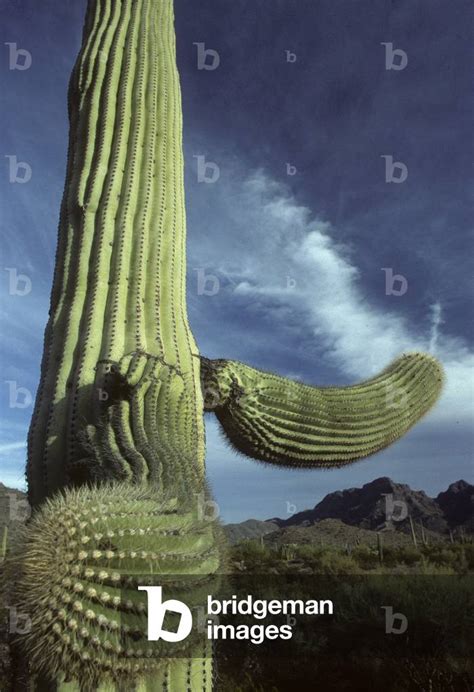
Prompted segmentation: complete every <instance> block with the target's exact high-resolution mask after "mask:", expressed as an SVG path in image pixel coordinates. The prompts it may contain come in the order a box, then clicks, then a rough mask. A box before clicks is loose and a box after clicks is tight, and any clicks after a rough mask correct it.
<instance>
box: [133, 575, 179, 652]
mask: <svg viewBox="0 0 474 692" xmlns="http://www.w3.org/2000/svg"><path fill="white" fill-rule="evenodd" d="M138 590H139V591H146V592H147V594H148V641H150V642H156V641H158V639H163V640H164V641H165V642H181V641H183V639H186V637H187V636H188V635H189V633H190V632H191V629H192V626H193V617H192V614H191V610H190V609H189V608H188V606H187V605H186V604H185V603H183V602H182V601H177V600H176V599H175V598H170V599H169V600H168V601H163V600H162V593H163V589H162V587H161V586H139V587H138ZM168 610H169V611H171V612H173V613H178V614H179V615H180V616H181V617H180V620H179V627H178V631H177V632H170V631H169V630H165V629H163V623H164V621H165V616H166V611H168Z"/></svg>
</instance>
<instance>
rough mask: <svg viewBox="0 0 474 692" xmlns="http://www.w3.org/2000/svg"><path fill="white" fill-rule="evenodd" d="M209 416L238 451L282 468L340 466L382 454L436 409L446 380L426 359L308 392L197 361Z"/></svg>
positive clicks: (233, 365) (231, 364) (270, 377)
mask: <svg viewBox="0 0 474 692" xmlns="http://www.w3.org/2000/svg"><path fill="white" fill-rule="evenodd" d="M201 378H202V382H203V391H204V395H205V399H204V405H205V408H206V410H209V411H214V413H215V414H216V416H217V418H218V420H219V422H220V423H221V425H222V427H223V430H224V432H225V434H226V435H227V437H228V438H229V440H230V441H231V442H232V443H233V444H234V446H235V447H236V448H237V449H238V450H239V451H241V452H243V453H245V454H247V455H249V456H251V457H254V458H255V459H260V460H262V461H267V462H272V463H276V464H281V465H284V466H290V467H292V466H307V467H323V466H328V467H331V466H342V465H343V464H348V463H350V462H352V461H355V460H356V459H360V458H361V457H365V456H369V455H370V454H374V453H375V452H378V451H379V450H381V449H383V448H384V447H387V446H388V445H389V444H391V443H392V442H394V441H395V440H397V439H398V438H399V437H401V436H402V435H403V434H404V433H406V432H407V430H409V429H410V428H411V427H412V426H413V425H414V424H415V423H416V422H417V421H418V420H419V419H420V418H421V416H423V415H424V414H425V413H426V412H427V411H428V410H429V409H430V408H431V407H432V406H433V404H434V403H435V401H436V400H437V398H438V395H439V392H440V390H441V387H442V382H443V374H442V370H441V368H440V365H439V363H438V362H437V361H436V360H435V359H434V358H432V357H431V356H429V355H427V354H423V353H413V354H410V355H405V356H402V357H401V358H399V359H397V360H395V361H394V362H393V363H392V364H391V365H390V366H389V367H388V368H387V369H386V370H385V371H384V372H382V373H381V374H380V375H378V376H377V377H374V378H373V379H370V380H367V381H366V382H361V383H359V384H357V385H353V386H349V387H311V386H309V385H305V384H302V383H300V382H292V381H290V380H288V379H287V378H285V377H279V376H278V375H275V374H272V373H268V372H262V371H261V370H256V369H255V368H251V367H249V366H248V365H245V364H244V363H239V362H236V361H230V360H214V361H210V360H208V359H205V358H203V359H202V367H201Z"/></svg>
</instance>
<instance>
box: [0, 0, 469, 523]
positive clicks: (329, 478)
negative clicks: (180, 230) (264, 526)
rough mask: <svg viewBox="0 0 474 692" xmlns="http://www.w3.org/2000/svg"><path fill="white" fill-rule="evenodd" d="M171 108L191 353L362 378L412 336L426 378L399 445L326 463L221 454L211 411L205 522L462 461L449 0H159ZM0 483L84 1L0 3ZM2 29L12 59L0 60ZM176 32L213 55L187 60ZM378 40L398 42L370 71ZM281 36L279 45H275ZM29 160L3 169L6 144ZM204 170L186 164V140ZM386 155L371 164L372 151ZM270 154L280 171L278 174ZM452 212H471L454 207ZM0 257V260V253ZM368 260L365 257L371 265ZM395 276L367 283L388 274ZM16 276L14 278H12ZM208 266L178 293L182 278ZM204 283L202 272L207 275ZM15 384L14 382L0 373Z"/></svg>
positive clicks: (445, 477)
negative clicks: (17, 64)
mask: <svg viewBox="0 0 474 692" xmlns="http://www.w3.org/2000/svg"><path fill="white" fill-rule="evenodd" d="M175 6H176V33H177V47H178V64H179V69H180V74H181V82H182V91H183V112H184V138H185V159H186V189H187V209H188V262H189V283H188V293H189V312H190V318H191V322H192V326H193V329H194V331H195V335H196V338H197V341H198V344H199V346H200V349H201V351H202V352H203V353H204V354H205V355H207V356H210V357H232V358H238V359H240V360H243V361H246V362H248V363H250V364H253V365H255V366H258V367H262V368H265V369H274V370H276V371H278V372H280V373H282V374H288V375H291V376H293V377H298V378H301V379H303V380H305V381H308V382H312V383H315V384H316V383H321V384H329V383H349V382H353V381H356V380H358V379H361V378H364V377H367V376H370V375H371V374H373V373H374V372H375V371H376V370H377V369H380V368H382V367H383V366H384V365H386V364H387V362H388V361H389V360H390V359H391V358H393V357H394V356H396V355H397V354H399V353H401V352H403V351H405V350H412V349H414V348H420V349H425V350H427V349H429V348H430V349H431V350H432V351H433V352H435V353H436V354H437V355H438V357H440V359H441V360H442V361H443V362H444V364H445V367H446V371H447V386H446V391H445V394H444V396H443V398H442V399H441V401H440V403H439V405H438V406H437V408H436V410H435V411H434V412H433V413H432V414H431V415H430V416H429V417H427V418H426V420H425V421H423V423H422V424H421V425H420V426H418V427H417V428H416V429H415V430H413V431H412V432H411V433H410V434H409V435H408V436H407V437H406V438H405V439H404V440H403V441H401V442H400V443H398V444H397V445H395V446H394V447H392V448H391V449H389V450H387V451H385V452H383V453H381V454H379V455H377V456H376V457H373V458H371V459H369V460H366V461H363V462H359V463H358V464H355V465H353V466H351V467H347V468H346V469H341V470H333V471H324V472H320V471H313V472H308V471H304V472H302V471H301V472H293V473H292V472H289V471H284V470H280V469H273V468H270V467H262V466H261V465H258V464H256V463H255V462H252V461H250V460H246V459H243V458H241V457H238V456H237V455H235V454H234V453H232V452H231V451H230V450H229V449H228V447H226V445H225V444H224V443H223V441H222V438H221V437H220V435H219V433H218V432H217V428H216V425H215V424H214V422H213V421H212V420H210V421H209V425H208V468H209V475H210V480H211V485H212V486H213V488H214V492H215V495H216V497H217V500H218V502H219V504H220V505H221V508H222V512H223V515H224V518H226V519H229V520H233V519H244V518H248V517H249V516H258V517H262V518H264V517H268V516H272V515H280V516H285V513H286V507H287V504H286V503H287V502H288V503H290V505H295V506H296V508H297V509H298V510H301V509H303V508H305V507H307V506H312V505H313V504H315V502H316V501H317V500H319V499H320V498H321V497H322V496H323V495H324V494H325V493H326V492H329V491H332V490H335V489H338V488H342V487H347V486H350V485H361V484H362V483H364V482H367V481H368V480H371V479H372V478H374V477H376V476H379V475H389V476H391V477H393V478H394V479H395V480H397V481H403V482H408V483H410V484H412V485H413V486H414V487H417V488H422V489H425V490H426V491H428V492H429V493H433V494H435V493H437V492H439V490H441V489H443V488H444V487H446V485H447V484H448V483H449V482H452V481H454V480H456V479H458V478H460V477H465V478H469V477H471V478H472V451H473V440H472V434H471V433H470V425H472V409H473V383H472V360H473V358H472V339H473V334H472V323H473V321H472V295H473V287H472V278H471V277H472V260H471V254H472V231H471V229H472V218H471V217H472V199H470V189H472V174H471V161H472V154H473V147H472V136H471V129H470V125H471V122H472V115H473V113H472V111H473V108H472V106H473V102H472V96H471V91H472V89H471V84H470V79H471V74H472V67H473V60H472V51H471V50H470V47H469V42H470V39H471V38H472V19H471V12H470V3H468V2H467V0H466V1H465V0H455V1H454V2H452V0H449V1H448V0H400V1H395V0H393V1H391V2H389V1H388V0H377V2H375V1H374V0H370V1H368V0H358V1H357V2H351V1H350V0H252V2H247V1H245V2H244V0H242V1H238V0H236V1H234V2H230V1H228V0H225V1H224V0H200V1H199V2H195V0H176V5H175ZM0 7H1V10H2V29H1V35H2V41H1V44H0V47H1V49H2V53H1V55H2V58H1V61H0V75H1V80H2V84H1V94H2V97H1V98H2V106H3V108H2V120H3V122H2V134H3V137H2V147H1V149H2V162H3V163H2V169H1V170H2V171H3V172H2V174H1V175H0V190H1V195H2V216H1V223H2V239H3V243H2V275H3V276H2V280H1V295H2V336H3V338H2V346H1V352H0V358H1V365H2V378H1V379H2V383H1V384H2V389H1V419H2V424H3V425H2V427H3V433H2V437H1V438H0V464H1V467H0V480H1V481H3V482H5V483H9V484H11V485H21V484H22V483H23V478H22V474H23V467H24V462H25V451H24V446H23V445H24V440H25V436H26V430H27V426H28V421H29V416H30V415H31V406H27V407H25V408H24V409H20V408H18V407H14V408H11V407H10V405H9V404H10V403H11V402H10V400H9V395H10V394H11V392H12V391H15V387H16V388H18V387H25V388H27V389H28V391H29V392H31V393H32V394H34V391H35V388H36V386H37V382H38V377H39V361H40V356H41V350H42V335H43V328H44V324H45V321H46V316H47V310H48V302H49V290H50V282H51V276H52V270H53V259H54V251H55V244H56V228H57V219H58V210H59V204H60V199H61V195H62V187H63V178H64V169H65V159H66V143H67V114H66V90H67V83H68V79H69V74H70V70H71V67H72V64H73V61H74V59H75V56H76V54H77V51H78V49H79V45H80V39H81V32H82V20H83V14H84V9H85V2H81V1H78V0H74V2H72V1H69V2H67V1H65V0H62V1H61V2H59V0H55V1H54V2H53V1H52V0H45V1H43V2H41V3H38V2H37V0H15V2H13V1H12V0H1V2H0ZM5 42H10V43H16V44H17V46H18V48H25V49H27V50H28V51H29V52H30V53H31V56H32V65H31V67H30V69H28V70H25V71H18V70H9V69H8V68H9V62H8V61H9V48H8V46H6V45H4V44H5ZM196 42H200V43H205V46H206V48H211V49H214V50H217V51H218V53H219V57H220V64H219V67H218V68H217V69H215V70H198V69H197V48H196V46H195V45H194V44H195V43H196ZM382 43H392V44H393V48H394V49H395V48H399V49H402V50H403V51H404V52H405V53H406V56H407V59H408V63H407V65H406V67H405V69H403V70H398V71H397V70H386V69H385V68H386V64H385V57H386V56H385V51H386V48H385V47H384V46H383V45H381V44H382ZM287 51H289V52H290V53H291V54H294V55H295V56H296V60H294V61H293V62H289V61H287V53H286V52H287ZM6 156H16V157H17V159H18V160H19V161H26V162H27V163H28V164H29V165H30V166H31V170H32V177H31V180H30V181H29V182H28V183H26V184H18V183H16V184H15V183H10V182H9V159H8V158H5V157H6ZM197 156H205V157H206V160H208V161H212V162H215V163H216V164H217V165H218V166H219V171H220V176H219V179H218V180H217V181H216V182H215V183H213V184H212V183H208V184H207V183H203V182H198V180H197V161H198V159H196V158H195V157H197ZM383 156H393V159H394V160H395V161H401V162H403V163H404V164H405V165H406V166H407V171H408V177H407V179H406V181H405V182H403V183H399V184H397V183H387V182H385V159H383V158H382V157H383ZM287 164H290V166H294V167H296V169H297V172H296V173H295V175H287ZM470 212H471V214H470ZM5 268H7V270H5ZM382 268H386V270H385V271H382ZM388 270H390V271H393V273H394V274H402V275H403V276H404V277H405V278H406V280H407V282H408V284H407V285H408V289H407V291H406V293H405V294H404V295H402V296H395V295H386V290H385V288H386V286H385V274H386V273H387V271H388ZM15 272H16V273H17V274H25V275H26V276H28V278H29V279H30V280H31V284H32V290H31V292H29V293H28V294H27V295H25V296H19V295H11V294H10V292H9V288H10V279H11V277H12V276H14V275H15ZM204 274H206V275H213V276H215V277H217V279H218V281H219V291H218V292H217V293H216V294H215V295H205V294H199V293H198V290H197V288H198V283H197V278H198V275H201V276H202V275H204ZM207 286H208V287H210V286H211V283H208V284H207ZM9 382H10V383H11V382H14V383H15V384H14V385H12V384H9Z"/></svg>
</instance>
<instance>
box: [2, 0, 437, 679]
mask: <svg viewBox="0 0 474 692" xmlns="http://www.w3.org/2000/svg"><path fill="white" fill-rule="evenodd" d="M69 118H70V140H69V152H68V164H67V175H66V184H65V191H64V197H63V203H62V209H61V217H60V225H59V242H58V250H57V257H56V270H55V276H54V284H53V289H52V297H51V309H50V318H49V322H48V325H47V328H46V334H45V348H44V356H43V362H42V367H41V382H40V386H39V390H38V394H37V399H36V406H35V411H34V415H33V419H32V423H31V429H30V434H29V448H28V466H27V479H28V492H29V499H30V502H31V504H32V506H33V508H34V514H33V517H32V519H31V521H30V523H29V526H28V528H27V531H26V534H25V537H24V539H23V544H22V545H21V546H19V548H18V554H17V555H16V557H15V559H14V563H15V565H16V567H17V569H18V572H19V573H18V575H17V577H16V581H17V589H16V597H17V598H18V600H19V602H21V603H22V606H23V610H26V611H27V612H28V613H29V614H30V616H31V619H32V623H33V628H32V631H31V633H30V634H29V635H25V636H23V637H22V638H20V639H22V642H23V645H24V646H23V650H24V652H25V655H26V658H27V659H28V661H29V664H30V668H31V671H32V674H33V677H35V676H36V679H37V680H42V682H41V683H38V684H42V685H43V686H44V685H46V687H47V688H48V689H53V687H54V685H59V686H62V688H63V689H64V690H66V689H67V690H74V689H80V690H81V691H84V690H89V689H99V687H100V685H102V684H104V685H108V687H107V689H127V690H128V689H133V686H134V685H135V686H138V687H139V689H143V690H145V689H148V690H151V689H153V690H158V689H163V690H167V691H168V692H178V691H179V692H183V691H184V690H193V691H194V690H201V691H202V690H204V691H205V690H210V689H211V688H212V676H213V674H212V658H211V654H210V651H209V648H208V646H207V645H206V644H204V643H203V642H197V643H196V644H195V648H194V649H193V652H192V654H188V653H186V655H185V656H183V657H182V658H178V657H176V658H174V659H172V658H169V657H166V656H160V649H159V647H158V649H156V648H155V649H154V650H153V651H149V650H148V648H149V647H148V645H147V642H146V637H145V633H146V614H145V613H144V608H143V603H142V601H141V600H139V598H138V585H139V584H141V583H144V581H143V580H144V579H145V577H146V579H148V582H147V583H149V582H150V581H151V582H152V583H154V584H161V583H163V582H164V580H166V578H167V577H169V576H170V575H171V576H172V577H173V579H174V581H173V580H172V581H171V582H170V583H171V584H175V585H176V588H178V586H179V585H177V581H176V579H177V577H176V575H178V576H179V575H186V574H192V575H194V576H197V577H202V580H201V583H202V584H204V585H206V584H208V581H207V580H208V579H210V577H211V575H213V574H214V573H215V572H216V571H217V570H218V567H219V563H220V560H221V551H220V539H219V533H218V529H217V527H215V526H214V524H213V523H211V522H206V521H205V518H203V517H202V516H201V517H200V516H199V511H197V509H196V498H200V497H205V496H206V487H205V478H204V455H205V438H204V423H203V413H204V410H214V412H215V414H216V415H217V418H218V419H219V421H220V423H221V424H222V426H223V428H224V430H225V432H226V434H227V436H228V437H229V439H230V441H231V442H232V443H233V444H234V445H235V447H236V448H237V449H239V450H240V451H242V452H244V453H246V454H248V455H250V456H252V457H254V458H256V459H261V460H263V461H267V462H274V463H277V464H285V465H288V466H314V467H320V466H333V465H338V464H344V463H348V462H351V461H354V460H356V459H358V458H361V457H363V456H366V455H368V454H372V453H374V452H376V451H378V450H379V449H382V448H383V447H385V446H386V445H388V444H389V443H391V442H393V441H394V440H395V439H397V438H398V437H400V436H401V435H402V434H404V433H405V432H406V430H408V428H409V427H410V426H411V425H413V424H414V423H415V422H416V421H417V420H418V419H419V418H420V416H421V415H423V414H424V413H425V412H426V411H427V410H428V409H429V407H430V406H431V405H432V404H433V403H434V401H435V399H436V397H437V395H438V393H439V391H440V387H441V379H442V378H441V370H440V367H439V365H438V364H437V362H436V361H435V360H434V359H433V358H431V357H430V356H425V355H421V354H414V355H411V356H403V357H402V358H400V359H399V360H397V361H396V362H395V363H394V364H393V365H392V366H390V367H389V368H388V369H387V370H386V371H384V372H383V373H382V374H381V375H380V376H379V377H376V378H374V379H372V380H370V381H368V382H365V383H363V384H361V385H357V386H353V387H347V388H339V389H335V388H323V389H319V388H315V387H310V386H307V385H304V384H300V383H298V382H291V381H289V380H287V379H285V378H282V377H279V376H277V375H273V374H270V373H266V372H261V371H258V370H255V369H252V368H250V367H249V366H247V365H244V364H242V363H236V362H234V361H226V360H216V361H210V360H207V359H205V358H202V359H201V358H200V356H199V352H198V349H197V346H196V344H195V341H194V339H193V336H192V334H191V330H190V328H189V324H188V320H187V313H186V296H185V281H186V248H185V209H184V186H183V156H182V133H181V129H182V125H181V123H182V115H181V98H180V88H179V80H178V72H177V68H176V58H175V35H174V27H173V3H172V0H89V4H88V8H87V16H86V21H85V27H84V33H83V42H82V48H81V51H80V53H79V57H78V59H77V62H76V64H75V67H74V69H73V73H72V76H71V82H70V89H69ZM211 394H212V396H211ZM173 572H174V575H173ZM178 582H179V579H178ZM144 639H145V641H143V640H144ZM45 680H46V683H45V682H44V681H45ZM48 685H49V687H48ZM114 685H115V688H114ZM140 685H141V686H140ZM100 689H105V687H104V688H102V687H100Z"/></svg>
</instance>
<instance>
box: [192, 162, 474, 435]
mask: <svg viewBox="0 0 474 692" xmlns="http://www.w3.org/2000/svg"><path fill="white" fill-rule="evenodd" d="M220 187H221V190H220V191H219V193H218V195H219V196H220V199H217V200H216V205H215V206H214V207H213V212H214V213H215V214H216V217H217V219H218V220H217V226H218V228H219V229H220V222H221V221H222V220H221V219H219V216H220V215H224V216H225V217H226V219H224V221H222V223H226V222H227V221H228V220H229V222H230V226H229V225H227V228H226V233H225V234H223V233H222V231H221V230H219V233H215V234H212V231H211V232H210V231H209V229H208V228H206V231H205V233H204V232H203V235H204V236H205V242H204V243H202V242H201V240H202V239H200V245H199V248H195V247H193V248H192V253H193V258H194V257H197V256H199V255H200V257H201V266H206V265H207V266H208V267H211V266H212V267H214V269H216V270H218V271H222V273H223V274H224V273H225V274H227V276H230V277H231V278H232V282H231V283H233V284H234V288H233V290H234V291H235V292H236V293H237V294H240V295H246V296H248V297H249V301H252V303H253V302H259V303H261V302H262V301H263V302H264V301H265V300H266V301H267V303H268V309H269V310H271V311H272V316H273V317H274V319H275V320H278V319H279V315H280V316H281V315H283V319H284V315H285V312H284V311H283V312H282V311H281V306H282V305H287V306H288V305H289V306H291V307H292V308H293V310H295V311H298V312H302V313H304V319H305V328H308V327H309V328H311V330H312V332H313V335H314V340H315V344H316V345H317V349H318V352H321V354H322V355H323V357H324V358H325V359H326V362H327V363H328V364H329V365H332V366H336V367H337V368H338V369H339V370H340V371H341V372H342V373H344V374H345V375H346V376H347V378H348V383H349V382H353V381H356V380H357V379H361V378H367V377H370V376H372V375H373V374H374V373H376V372H377V371H379V370H380V369H382V368H383V367H385V366H386V365H387V364H388V363H389V362H390V361H391V360H392V359H393V358H395V357H397V356H398V355H400V353H402V352H409V351H419V350H422V351H432V352H435V353H436V356H437V357H438V358H439V359H440V360H441V361H442V363H443V365H444V367H445V371H446V385H445V390H444V392H443V395H442V399H441V401H440V403H439V404H438V406H437V407H436V409H435V411H434V412H432V414H431V416H430V419H429V420H430V421H431V422H436V421H440V420H443V421H456V422H458V421H459V422H460V421H463V422H466V421H467V420H468V418H469V416H470V412H471V411H472V403H473V380H472V374H471V373H472V372H473V370H472V368H473V365H474V354H472V353H471V352H470V351H469V350H468V348H467V346H466V345H465V344H464V343H463V341H462V340H461V339H458V338H455V337H450V336H447V335H444V334H443V333H442V331H441V326H442V324H443V319H442V309H441V304H440V303H439V302H436V303H434V304H432V305H429V304H427V306H426V326H425V327H424V330H423V329H420V330H419V331H416V330H415V328H414V327H413V326H412V325H410V324H409V322H408V320H407V319H404V318H403V317H400V315H399V314H396V313H395V311H394V312H392V313H390V312H388V311H387V310H382V309H381V308H380V307H377V306H375V305H374V303H373V301H371V300H370V298H369V297H368V296H366V295H365V294H364V292H363V290H362V288H361V284H360V273H359V270H358V268H357V267H356V266H355V265H354V263H353V261H351V249H350V248H349V247H347V246H345V245H343V244H341V243H339V242H338V241H337V240H336V237H337V233H336V229H334V228H332V227H331V225H330V224H329V223H327V222H325V221H322V220H320V219H318V218H314V217H313V216H312V214H311V211H310V210H309V209H308V208H307V207H305V206H302V205H301V204H299V203H298V202H297V200H296V199H295V198H294V197H292V196H291V195H290V194H289V193H288V192H287V190H286V189H285V188H284V187H283V186H282V185H280V184H278V183H276V182H275V181H273V180H271V179H269V178H268V177H267V176H266V175H265V174H263V173H262V172H261V171H259V172H257V173H255V174H254V175H252V176H251V177H250V178H247V179H245V178H241V180H240V182H236V180H235V178H234V181H233V184H232V189H231V186H229V185H226V183H220ZM236 207H237V209H238V212H237V210H236ZM236 219H237V220H236ZM232 223H234V225H235V228H232ZM229 236H230V240H229ZM223 258H226V259H227V258H229V260H228V261H225V262H223ZM194 261H195V260H194ZM231 267H233V270H232V269H231ZM394 271H395V270H394ZM380 277H381V287H382V290H383V287H384V285H385V283H384V282H385V279H384V274H383V273H382V270H381V272H380ZM393 300H394V301H396V300H397V297H396V296H394V297H393ZM275 304H277V305H280V312H279V309H278V308H275ZM275 328H276V329H277V328H278V325H277V324H275Z"/></svg>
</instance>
